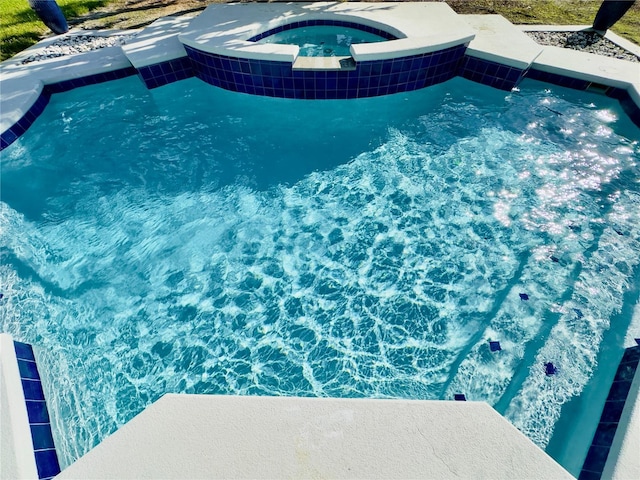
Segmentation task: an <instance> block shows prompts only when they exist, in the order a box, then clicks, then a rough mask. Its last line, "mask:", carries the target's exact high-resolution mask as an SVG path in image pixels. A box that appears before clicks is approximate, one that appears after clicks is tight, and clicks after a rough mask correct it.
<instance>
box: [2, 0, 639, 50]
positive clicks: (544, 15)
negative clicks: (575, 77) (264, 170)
mask: <svg viewBox="0 0 640 480" xmlns="http://www.w3.org/2000/svg"><path fill="white" fill-rule="evenodd" d="M213 1H224V0H58V4H59V5H60V7H61V8H62V11H63V12H64V14H65V16H66V17H67V20H68V21H69V24H70V26H71V27H79V28H90V29H101V28H137V27H141V26H144V25H146V24H149V23H151V22H152V21H154V20H155V19H157V18H159V17H162V16H165V15H172V14H177V13H186V12H194V11H197V10H199V9H202V8H204V7H205V6H206V5H207V4H209V3H212V2H213ZM447 3H448V4H449V5H450V6H451V7H452V8H453V9H454V10H455V11H457V12H458V13H497V14H500V15H503V16H504V17H506V18H507V19H509V20H510V21H511V22H513V23H526V24H556V25H591V23H592V22H593V19H594V17H595V14H596V12H597V11H598V8H599V6H600V4H601V0H447ZM0 11H1V12H2V14H1V15H0V60H5V59H7V58H9V57H11V56H13V55H15V54H16V53H18V52H20V51H21V50H24V49H25V48H27V47H29V46H30V45H33V44H34V43H36V42H37V41H38V40H40V39H41V38H43V36H46V35H47V34H51V32H50V31H49V30H48V29H47V27H45V26H44V25H43V24H42V23H41V22H40V21H39V20H38V17H37V16H36V14H35V13H34V12H33V10H31V9H30V8H29V4H28V2H27V0H0ZM613 31H614V32H616V33H618V34H619V35H621V36H623V37H626V38H628V39H629V40H631V41H633V42H635V43H637V44H640V3H636V4H635V5H634V6H633V7H632V9H631V10H629V11H628V12H627V14H626V15H625V16H624V17H623V18H622V19H621V20H620V21H619V22H618V23H617V24H616V25H615V26H614V28H613Z"/></svg>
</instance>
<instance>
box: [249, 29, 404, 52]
mask: <svg viewBox="0 0 640 480" xmlns="http://www.w3.org/2000/svg"><path fill="white" fill-rule="evenodd" d="M285 27H291V24H289V25H285ZM381 33H384V32H381ZM393 38H395V37H393V36H391V38H385V37H384V36H381V35H378V34H376V33H372V32H369V31H366V30H363V29H360V28H358V27H353V26H348V27H345V26H340V25H311V26H309V27H291V28H286V29H282V28H278V29H276V31H273V32H271V31H270V32H266V33H264V34H261V35H258V36H257V37H255V38H254V39H252V40H254V41H257V42H260V43H278V44H283V45H297V46H298V47H300V50H299V52H298V56H300V57H350V56H351V51H350V47H351V45H357V44H360V43H377V42H384V41H385V40H390V39H393Z"/></svg>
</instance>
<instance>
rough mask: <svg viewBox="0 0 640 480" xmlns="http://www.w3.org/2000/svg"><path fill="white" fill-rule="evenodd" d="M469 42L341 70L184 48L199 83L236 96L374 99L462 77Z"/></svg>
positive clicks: (365, 62)
mask: <svg viewBox="0 0 640 480" xmlns="http://www.w3.org/2000/svg"><path fill="white" fill-rule="evenodd" d="M466 48H467V46H466V45H465V44H462V45H457V46H454V47H450V48H446V49H444V50H440V51H436V52H429V53H425V54H420V55H412V56H406V57H399V58H393V59H388V60H371V61H363V62H355V63H354V64H353V66H351V67H350V68H345V69H341V70H320V69H318V70H315V69H314V70H297V69H294V68H293V66H292V64H291V63H290V62H280V61H268V60H253V59H244V58H236V57H229V56H225V55H220V54H214V53H209V52H204V51H201V50H197V49H195V48H193V47H190V46H187V45H185V50H186V51H187V55H188V56H189V58H190V59H191V63H192V66H193V71H194V73H195V75H196V76H197V77H198V78H200V79H201V80H203V81H205V82H207V83H209V84H211V85H215V86H217V87H221V88H224V89H226V90H232V91H236V92H242V93H249V94H253V95H263V96H270V97H282V98H298V99H307V100H320V99H322V100H326V99H347V98H363V97H375V96H380V95H388V94H392V93H398V92H406V91H410V90H417V89H420V88H424V87H427V86H429V85H434V84H436V83H441V82H444V81H446V80H449V79H451V78H453V77H455V76H456V75H457V74H458V70H459V67H460V62H461V61H462V58H463V56H464V52H465V50H466Z"/></svg>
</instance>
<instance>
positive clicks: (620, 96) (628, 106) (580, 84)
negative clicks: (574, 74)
mask: <svg viewBox="0 0 640 480" xmlns="http://www.w3.org/2000/svg"><path fill="white" fill-rule="evenodd" d="M526 77H527V78H531V79H533V80H540V81H542V82H548V83H553V84H554V85H559V86H561V87H567V88H574V89H576V90H586V89H588V88H589V87H591V86H592V85H594V83H593V82H588V81H586V80H579V79H577V78H571V77H567V76H565V75H559V74H557V73H549V72H543V71H541V70H536V69H535V68H530V69H529V70H528V72H527V73H526ZM602 87H604V89H605V90H604V93H605V95H607V96H608V97H611V98H615V99H616V100H618V101H619V102H620V105H621V106H622V109H623V110H624V111H625V113H626V114H627V115H628V116H629V118H631V121H632V122H633V123H635V124H636V125H637V126H638V127H640V105H637V104H636V103H635V102H634V101H633V99H632V98H631V95H629V93H628V92H627V91H626V90H624V89H622V88H617V87H607V86H606V85H603V86H602Z"/></svg>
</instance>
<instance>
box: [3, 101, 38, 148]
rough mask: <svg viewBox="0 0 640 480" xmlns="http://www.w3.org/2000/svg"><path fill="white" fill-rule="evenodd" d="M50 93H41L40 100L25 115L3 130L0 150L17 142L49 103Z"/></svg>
mask: <svg viewBox="0 0 640 480" xmlns="http://www.w3.org/2000/svg"><path fill="white" fill-rule="evenodd" d="M49 98H50V95H49V94H46V93H44V92H43V93H41V94H40V97H38V100H36V102H35V103H34V104H33V105H32V106H31V108H30V109H29V110H28V111H27V113H25V114H24V116H23V117H22V118H21V119H20V120H19V121H18V122H17V123H16V124H15V125H13V126H12V127H11V128H9V130H7V131H6V132H3V133H2V134H1V135H0V151H2V150H4V149H5V148H7V147H8V146H9V145H11V144H12V143H13V142H15V141H16V140H17V139H18V137H20V135H22V134H23V133H24V132H26V131H27V129H28V128H29V127H30V126H31V125H32V124H33V122H35V121H36V118H38V117H39V116H40V114H41V113H42V112H43V111H44V107H46V106H47V104H48V103H49Z"/></svg>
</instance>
